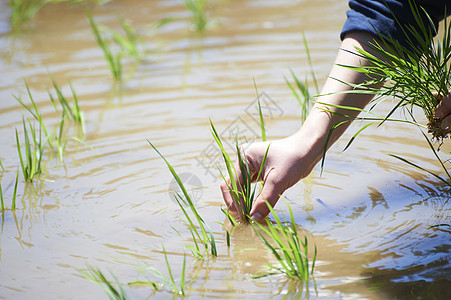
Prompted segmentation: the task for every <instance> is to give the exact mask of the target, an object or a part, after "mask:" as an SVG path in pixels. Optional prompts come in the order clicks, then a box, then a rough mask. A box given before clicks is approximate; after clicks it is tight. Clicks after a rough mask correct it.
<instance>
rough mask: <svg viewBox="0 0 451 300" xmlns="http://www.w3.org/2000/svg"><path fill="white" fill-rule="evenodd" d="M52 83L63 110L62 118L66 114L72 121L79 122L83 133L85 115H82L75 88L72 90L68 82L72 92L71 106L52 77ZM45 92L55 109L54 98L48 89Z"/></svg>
mask: <svg viewBox="0 0 451 300" xmlns="http://www.w3.org/2000/svg"><path fill="white" fill-rule="evenodd" d="M52 84H53V88H54V89H55V93H56V96H57V98H58V101H59V103H60V105H61V108H62V111H63V116H62V119H64V118H65V117H66V116H67V117H69V118H70V119H71V120H73V121H74V122H77V123H79V124H81V127H82V133H83V134H84V132H85V116H84V113H83V111H82V110H81V109H80V106H79V104H78V96H77V94H76V93H75V90H74V88H73V86H72V84H71V83H69V86H70V89H71V92H72V101H73V102H72V106H71V105H70V104H69V100H67V98H66V97H65V96H64V95H63V92H62V90H61V88H60V87H59V86H58V84H57V83H56V81H55V80H53V79H52ZM47 93H48V94H49V97H50V101H52V104H53V107H55V110H57V108H56V106H57V105H56V100H55V98H54V97H53V95H52V94H51V93H50V91H47ZM61 122H64V120H62V121H61ZM61 122H60V123H61ZM60 128H61V125H60Z"/></svg>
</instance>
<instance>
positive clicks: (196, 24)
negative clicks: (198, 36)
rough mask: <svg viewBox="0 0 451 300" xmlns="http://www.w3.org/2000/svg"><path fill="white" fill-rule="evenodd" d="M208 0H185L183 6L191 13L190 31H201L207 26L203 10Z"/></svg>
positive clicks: (205, 14)
mask: <svg viewBox="0 0 451 300" xmlns="http://www.w3.org/2000/svg"><path fill="white" fill-rule="evenodd" d="M207 4H208V0H185V7H186V9H187V10H188V11H189V12H190V13H191V25H190V29H191V30H192V31H198V32H202V31H204V30H205V29H206V28H207V25H208V20H207V13H206V11H205V9H206V6H207Z"/></svg>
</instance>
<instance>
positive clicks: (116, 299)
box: [80, 266, 129, 300]
mask: <svg viewBox="0 0 451 300" xmlns="http://www.w3.org/2000/svg"><path fill="white" fill-rule="evenodd" d="M80 272H81V273H82V274H83V276H84V277H85V278H87V279H89V280H90V281H91V282H93V283H95V284H97V285H99V286H100V287H102V289H103V290H104V291H105V293H106V294H107V295H108V298H109V299H111V300H126V299H129V297H128V295H127V293H126V292H125V290H124V288H123V287H122V284H121V283H120V282H119V280H118V279H117V277H116V276H115V275H114V274H113V273H111V271H110V274H111V276H112V277H113V279H114V281H115V282H116V286H117V287H116V286H114V285H113V284H112V283H111V282H110V281H109V280H108V279H107V277H106V276H105V274H103V272H102V271H101V270H100V269H99V268H97V267H91V266H88V269H87V270H82V271H80Z"/></svg>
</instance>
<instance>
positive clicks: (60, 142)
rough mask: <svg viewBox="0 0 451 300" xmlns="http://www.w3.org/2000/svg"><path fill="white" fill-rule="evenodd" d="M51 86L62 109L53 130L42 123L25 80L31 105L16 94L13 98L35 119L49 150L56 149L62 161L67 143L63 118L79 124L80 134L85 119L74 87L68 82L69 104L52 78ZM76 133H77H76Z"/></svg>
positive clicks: (83, 129) (55, 104)
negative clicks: (70, 96) (70, 97)
mask: <svg viewBox="0 0 451 300" xmlns="http://www.w3.org/2000/svg"><path fill="white" fill-rule="evenodd" d="M52 84H53V87H54V89H55V93H56V98H57V99H58V102H59V104H60V106H61V109H62V114H61V119H60V121H59V122H58V125H57V128H55V129H54V130H53V131H49V130H47V126H46V125H45V123H44V120H43V118H42V115H41V113H40V112H39V110H38V108H37V106H36V102H35V101H34V99H33V96H32V94H31V92H30V88H29V86H28V84H27V82H26V81H25V87H26V89H27V94H28V96H29V98H30V102H31V107H30V106H28V105H27V104H25V103H24V101H22V99H21V98H20V97H18V96H15V95H13V96H14V98H15V99H16V100H17V101H18V102H19V103H20V104H21V105H22V106H23V107H24V108H25V109H26V110H27V111H28V112H29V113H30V114H31V115H32V116H33V117H34V118H35V119H36V121H37V122H38V123H39V126H40V128H41V129H42V131H43V133H44V136H45V137H46V139H47V144H48V145H49V147H50V149H51V150H56V151H57V152H58V156H59V159H60V161H61V162H63V153H64V150H65V148H66V144H67V138H65V137H64V123H65V119H66V118H69V119H71V120H73V121H74V122H75V123H76V124H77V125H80V126H81V130H82V134H84V132H85V125H84V124H85V119H84V113H83V111H82V110H81V109H80V106H79V104H78V97H77V94H76V93H75V90H74V88H73V87H72V85H71V84H70V83H69V86H70V88H71V91H72V96H73V103H72V105H70V102H69V100H68V99H67V98H66V97H65V96H64V95H63V93H62V90H61V88H60V87H59V86H58V85H57V83H56V82H55V81H54V80H52ZM47 92H48V95H49V97H50V100H51V102H52V104H53V107H54V108H55V110H56V111H57V112H58V108H57V101H56V100H55V97H54V96H53V95H52V93H50V91H47ZM76 135H78V134H76ZM71 139H74V140H76V141H78V142H80V143H84V142H83V141H81V140H80V139H79V138H78V137H76V136H72V137H71Z"/></svg>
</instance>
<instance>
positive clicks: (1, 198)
mask: <svg viewBox="0 0 451 300" xmlns="http://www.w3.org/2000/svg"><path fill="white" fill-rule="evenodd" d="M0 204H1V207H0V208H1V209H2V212H3V211H4V210H5V202H4V201H3V189H2V182H1V181H0Z"/></svg>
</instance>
